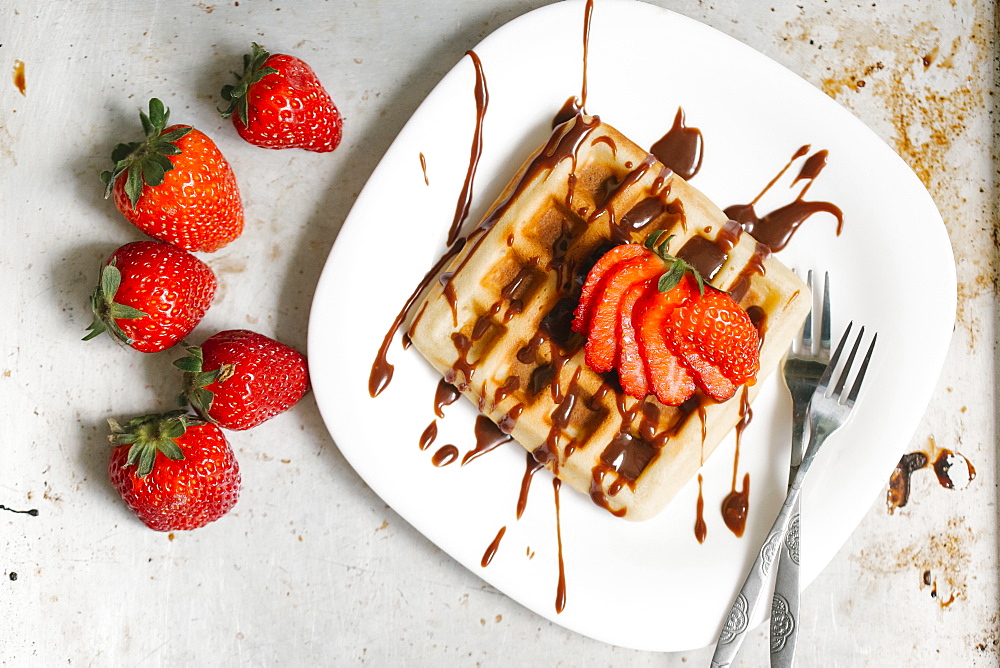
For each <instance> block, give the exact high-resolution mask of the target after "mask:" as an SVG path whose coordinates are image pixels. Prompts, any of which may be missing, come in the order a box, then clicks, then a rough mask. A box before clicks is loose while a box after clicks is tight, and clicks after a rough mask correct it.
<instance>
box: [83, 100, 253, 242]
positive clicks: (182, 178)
mask: <svg viewBox="0 0 1000 668" xmlns="http://www.w3.org/2000/svg"><path fill="white" fill-rule="evenodd" d="M169 116H170V111H169V110H168V109H166V108H165V107H164V106H163V103H162V102H160V101H159V100H157V99H156V98H153V99H152V100H150V101H149V115H148V116H147V115H146V114H144V113H142V112H140V113H139V117H140V118H141V119H142V126H143V129H144V130H145V131H146V138H145V139H144V140H143V141H141V142H133V143H130V144H118V146H116V147H115V150H114V152H113V153H112V154H111V159H112V160H114V161H115V166H114V168H113V169H112V170H109V171H105V172H103V173H102V174H101V179H102V180H103V181H104V183H105V184H106V185H107V189H106V191H105V197H109V196H111V195H114V200H115V206H117V207H118V210H119V211H121V212H122V214H124V216H125V218H126V219H127V220H128V221H129V222H131V223H132V224H133V225H135V226H136V227H138V228H139V229H140V230H142V231H143V232H145V233H146V234H148V235H149V236H151V237H153V238H156V239H161V240H163V241H168V242H170V243H172V244H176V245H178V246H180V247H181V248H184V249H186V250H189V251H205V252H212V251H216V250H219V249H220V248H222V247H223V246H225V245H226V244H228V243H229V242H230V241H232V240H233V239H235V238H236V237H238V236H240V233H242V232H243V204H242V201H241V200H240V191H239V187H238V186H237V184H236V177H235V176H234V175H233V170H232V168H231V167H230V166H229V163H228V162H226V159H225V157H223V155H222V153H221V152H220V151H219V149H218V147H217V146H216V145H215V142H213V141H212V140H211V139H209V138H208V137H207V136H206V135H205V134H203V133H202V132H200V131H198V130H195V129H194V128H192V127H191V126H189V125H171V126H170V127H167V119H168V118H169Z"/></svg>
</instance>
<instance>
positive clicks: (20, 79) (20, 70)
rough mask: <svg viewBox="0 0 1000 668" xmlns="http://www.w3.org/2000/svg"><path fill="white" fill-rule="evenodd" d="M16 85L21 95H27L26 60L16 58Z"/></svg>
mask: <svg viewBox="0 0 1000 668" xmlns="http://www.w3.org/2000/svg"><path fill="white" fill-rule="evenodd" d="M14 85H15V86H17V90H19V91H20V92H21V95H26V93H25V92H24V90H25V79H24V61H23V60H15V61H14Z"/></svg>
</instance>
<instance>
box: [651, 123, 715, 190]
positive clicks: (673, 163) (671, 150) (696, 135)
mask: <svg viewBox="0 0 1000 668" xmlns="http://www.w3.org/2000/svg"><path fill="white" fill-rule="evenodd" d="M704 145H705V140H704V138H703V137H702V135H701V130H699V129H698V128H689V127H686V126H685V125H684V110H683V109H682V108H680V107H678V108H677V115H676V116H674V124H673V126H671V128H670V130H668V131H667V134H665V135H663V136H662V137H661V138H660V139H659V140H657V141H656V143H654V144H653V146H652V148H650V149H649V151H650V153H652V154H653V155H655V156H656V158H657V160H659V161H660V162H662V163H663V164H664V165H666V166H667V167H669V168H670V169H672V170H673V171H674V172H676V173H677V175H678V176H680V177H681V178H682V179H684V180H685V181H687V180H689V179H691V178H692V177H693V176H694V175H695V174H697V173H698V170H700V169H701V159H702V155H703V152H704Z"/></svg>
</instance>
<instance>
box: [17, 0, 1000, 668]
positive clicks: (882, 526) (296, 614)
mask: <svg viewBox="0 0 1000 668" xmlns="http://www.w3.org/2000/svg"><path fill="white" fill-rule="evenodd" d="M598 1H599V0H598ZM539 4H542V3H538V2H511V3H504V4H502V5H499V6H494V4H493V3H489V2H481V1H476V2H451V1H441V2H433V3H430V2H429V3H422V5H421V6H416V5H414V4H413V3H406V2H399V1H398V0H381V1H379V2H371V3H341V2H334V3H325V2H312V1H309V2H298V3H293V2H288V3H281V2H253V1H250V0H241V1H240V2H238V3H236V2H228V3H219V4H209V3H180V2H163V3H156V4H153V3H125V2H114V3H111V2H109V3H101V2H89V3H87V2H78V3H53V2H47V3H40V2H21V1H19V0H7V2H5V3H4V10H5V11H4V15H5V18H4V21H3V25H2V27H0V69H2V70H3V71H4V72H6V73H7V74H6V75H4V77H3V78H0V168H2V174H3V178H2V181H0V229H2V231H3V242H2V245H0V272H2V282H0V312H2V313H3V326H2V328H0V401H2V404H3V407H4V410H3V417H2V418H0V504H2V505H4V506H7V507H9V508H13V509H20V510H27V509H37V510H38V515H37V517H35V516H30V515H25V514H15V513H10V512H4V511H0V572H2V577H0V618H2V619H3V624H2V627H0V662H2V663H3V664H5V665H54V664H59V663H66V662H72V663H81V664H85V665H114V664H120V665H154V666H155V665H178V664H186V663H199V664H208V665H238V664H249V665H258V664H292V663H300V662H302V663H306V662H308V663H321V664H338V665H339V664H351V663H367V664H371V665H395V664H416V665H420V664H424V665H476V664H482V665H508V664H538V665H618V664H623V663H628V664H630V665H662V664H664V663H666V664H667V665H678V666H679V665H687V664H692V665H704V664H706V663H707V661H708V658H709V657H710V655H711V649H707V650H702V651H697V652H689V653H685V654H676V655H666V656H664V655H656V654H647V653H640V652H633V651H626V650H621V649H619V648H615V647H612V646H608V645H604V644H601V643H598V642H596V641H592V640H589V639H587V638H583V637H581V636H578V635H576V634H573V633H571V632H569V631H565V630H563V629H561V628H560V627H558V626H554V625H552V624H550V623H548V622H546V621H544V620H542V619H541V618H539V617H537V616H535V615H533V614H532V613H529V612H528V611H526V610H524V609H523V608H521V607H519V606H518V605H516V604H514V603H512V602H511V601H510V600H509V599H507V598H506V597H505V596H503V595H502V594H499V593H498V592H496V591H495V590H493V589H491V588H489V587H488V586H486V585H484V584H483V582H482V581H481V580H479V579H478V578H477V577H476V576H475V574H473V573H471V572H469V571H466V570H465V569H463V568H461V567H459V566H457V565H456V564H455V563H454V562H453V561H452V560H451V559H450V558H448V557H447V556H445V555H444V554H442V553H441V552H440V551H439V550H438V549H437V548H435V547H434V546H433V545H432V544H430V543H429V542H428V541H427V540H425V539H424V538H423V537H422V536H420V535H419V534H418V533H417V532H415V531H414V530H413V529H412V528H411V527H409V526H408V525H407V524H406V523H404V522H403V521H401V520H400V519H399V518H398V517H397V516H396V515H395V514H394V513H393V511H392V510H391V509H389V508H387V507H385V505H384V504H383V503H382V502H381V501H380V500H379V499H378V497H376V496H375V495H374V494H373V493H372V492H371V491H370V490H369V489H368V488H367V486H366V485H365V484H364V483H363V482H362V481H361V480H360V479H359V478H358V476H357V475H356V474H355V473H354V472H353V470H351V469H350V467H349V466H347V465H346V463H345V462H344V461H343V459H342V457H341V456H340V454H339V452H338V450H337V448H336V445H335V444H334V443H333V442H332V441H331V439H330V437H329V436H328V435H327V433H326V431H325V429H324V427H323V424H322V422H321V420H320V418H319V415H318V413H317V411H316V408H315V405H314V404H313V403H312V400H311V398H307V399H306V400H305V401H303V402H302V403H301V404H300V405H299V406H297V407H296V408H295V409H293V410H292V411H291V412H289V413H287V414H285V415H283V416H280V417H279V418H276V419H275V420H272V421H271V422H269V423H267V424H266V425H264V426H262V427H259V428H258V429H255V430H253V431H252V432H245V433H234V434H232V435H231V439H230V440H231V442H232V443H233V445H234V447H235V448H236V449H237V454H238V456H239V457H240V462H241V466H242V469H243V477H244V492H243V497H242V499H241V501H240V504H239V505H238V506H237V508H236V509H235V511H234V512H233V513H232V514H231V515H230V516H228V517H227V518H225V519H224V520H221V521H220V522H217V523H215V524H214V525H211V526H209V527H206V528H204V529H201V530H198V531H195V532H190V533H184V532H177V533H176V534H174V535H173V536H172V537H171V536H168V535H164V534H159V533H155V532H152V531H149V530H148V529H146V528H145V527H143V526H142V525H141V524H139V523H138V522H137V521H136V520H135V519H134V518H133V517H132V516H131V514H130V513H129V511H128V510H127V509H126V508H125V507H124V505H123V504H122V503H121V502H120V500H119V499H118V498H117V496H116V494H115V492H114V491H113V490H112V489H111V487H110V485H109V484H108V482H107V476H106V473H105V467H106V461H107V447H108V446H107V445H106V441H105V433H106V427H105V419H106V418H108V417H118V418H122V417H128V416H130V415H133V414H138V413H141V412H147V411H150V410H156V409H165V408H167V407H169V405H170V402H171V397H172V395H173V393H174V387H175V382H176V372H175V371H174V370H173V368H172V367H171V365H170V361H171V360H172V359H173V358H174V355H172V354H169V353H164V354H160V355H153V356H144V355H140V354H139V353H134V352H132V351H127V350H123V349H119V348H118V347H116V346H114V345H113V344H111V343H110V341H107V340H98V341H95V342H91V343H89V344H84V343H81V342H80V341H79V338H80V336H82V333H83V328H84V327H85V326H86V325H87V324H88V323H89V320H90V318H89V315H88V308H87V304H86V298H87V294H88V292H89V290H90V289H91V287H92V284H93V282H94V281H95V280H96V268H97V265H98V263H99V262H100V261H101V260H102V259H103V258H104V257H105V256H106V255H107V254H108V253H110V251H111V250H113V249H114V248H115V247H116V246H118V245H120V244H122V243H125V242H126V241H130V240H133V239H138V238H141V235H140V234H139V233H138V232H137V231H135V230H134V229H133V228H131V226H129V225H128V224H127V223H126V222H124V220H123V219H122V218H121V217H120V215H119V214H118V212H117V211H116V210H115V209H114V207H113V205H112V204H111V203H110V202H108V201H105V200H104V199H102V196H101V195H102V188H101V183H100V181H99V179H98V174H99V172H100V171H101V170H102V169H104V168H106V166H107V164H108V162H109V155H110V150H111V148H112V147H113V145H114V144H115V143H116V142H118V141H123V140H131V139H133V138H135V137H136V136H137V133H138V123H137V119H136V115H137V111H138V109H139V108H141V107H143V106H144V105H145V103H146V101H147V100H148V98H149V97H151V96H154V95H155V96H158V97H160V98H161V99H163V100H164V101H165V102H166V103H167V104H168V105H169V106H170V107H171V109H172V110H173V118H174V120H176V121H183V122H188V123H192V124H194V125H196V126H197V127H199V128H200V129H202V130H203V131H205V132H206V133H208V134H209V135H211V136H213V137H214V138H215V139H216V141H217V142H218V143H219V145H220V147H221V148H222V150H223V152H224V153H225V154H226V155H227V157H228V158H229V160H230V161H231V162H232V163H233V165H234V169H235V170H236V171H237V175H238V178H239V179H240V183H241V188H242V192H243V196H244V203H245V206H246V210H247V230H246V232H245V233H244V235H243V237H241V238H240V239H239V240H238V241H237V242H235V243H233V244H232V245H231V246H230V247H228V248H226V249H224V250H223V251H220V252H219V253H216V254H214V255H212V256H210V257H208V258H207V259H208V261H209V262H210V264H211V266H212V267H213V269H214V270H215V271H216V273H217V274H218V276H219V278H220V292H219V295H218V298H217V302H216V305H215V306H214V307H213V308H212V309H211V310H210V311H209V314H208V316H207V317H206V320H205V321H204V322H203V324H202V325H201V326H200V327H199V329H198V331H197V333H196V334H195V336H194V337H192V338H194V339H196V340H200V339H201V338H203V337H204V336H207V335H209V334H211V333H212V332H213V331H215V330H217V329H223V328H231V327H250V328H253V329H257V330H259V331H261V332H262V333H265V334H269V335H272V336H275V337H276V338H279V339H281V340H284V341H285V342H287V343H289V344H291V345H295V346H297V347H300V348H304V345H305V329H306V324H307V315H308V310H309V304H310V300H311V297H312V292H313V288H314V286H315V283H316V280H317V278H318V276H319V271H320V269H321V268H322V263H323V260H324V259H325V258H326V254H327V252H328V251H329V248H330V246H331V244H332V242H333V239H334V238H335V236H336V232H337V229H338V228H339V225H340V223H341V222H342V221H343V218H344V217H345V216H346V214H347V211H348V210H349V208H350V206H351V203H352V202H353V199H354V197H355V196H356V195H357V192H358V191H359V189H360V188H361V186H362V185H363V184H364V182H365V180H366V179H367V177H368V175H369V174H370V172H371V170H372V169H373V167H374V165H375V164H376V162H377V161H378V159H379V158H380V157H381V155H382V153H383V152H384V151H385V149H386V147H387V146H388V145H389V143H390V142H391V141H392V138H393V137H394V136H395V134H396V133H397V132H398V131H399V129H400V127H401V126H402V124H403V123H404V122H405V121H406V119H407V118H408V116H409V114H410V113H411V112H412V111H413V109H415V108H416V106H417V105H418V103H419V102H420V100H421V99H422V98H423V96H424V95H425V94H426V93H427V92H428V91H429V90H430V89H431V88H432V87H433V86H434V84H435V83H437V81H438V80H439V79H440V77H441V76H442V75H443V74H444V73H445V72H446V71H447V70H448V69H450V68H451V66H452V65H453V64H454V63H455V62H456V61H457V60H458V59H459V58H461V57H462V55H463V54H464V52H465V50H466V49H468V48H470V47H471V46H473V45H475V44H476V43H477V42H478V41H479V40H480V39H481V38H482V37H483V36H484V35H486V34H488V33H489V32H490V31H492V30H493V29H495V28H497V27H498V26H500V25H502V24H503V23H505V22H506V21H508V20H510V19H511V18H513V17H515V16H517V15H519V14H521V13H523V12H524V11H527V10H528V9H531V8H534V7H535V6H537V5H539ZM659 4H663V5H664V6H666V7H668V8H670V9H673V10H675V11H678V12H681V13H683V14H686V15H688V16H690V17H692V18H695V19H698V20H701V21H704V22H706V23H708V24H710V25H713V26H714V27H716V28H719V29H721V30H723V31H724V32H726V33H728V34H730V35H733V36H734V37H736V38H738V39H740V40H742V41H744V42H746V43H748V44H750V45H751V46H753V47H754V48H756V49H758V50H760V51H762V52H763V53H765V54H766V55H768V56H770V57H772V58H774V59H776V60H778V61H779V62H781V63H782V64H784V65H786V66H787V67H789V68H790V69H792V70H793V71H795V72H797V73H799V74H801V75H802V76H803V77H805V78H806V79H808V80H809V81H810V82H812V83H813V84H814V85H816V86H817V87H819V88H821V89H822V90H824V91H825V92H827V93H828V94H830V95H831V96H832V97H834V98H835V99H836V100H837V101H838V102H840V103H842V104H843V105H844V106H846V107H847V108H848V109H850V110H851V111H853V112H854V113H855V114H857V115H858V116H859V117H860V118H861V119H862V120H863V121H864V122H865V123H866V124H868V125H869V126H870V127H872V128H873V129H874V130H875V131H876V132H877V133H878V134H879V135H881V136H882V137H883V138H884V139H885V140H886V142H887V143H889V145H890V146H892V147H893V148H895V149H896V150H897V151H898V152H899V153H900V154H901V155H902V156H903V158H904V159H905V160H906V161H907V162H908V163H909V164H910V165H911V166H912V167H913V168H914V170H915V171H916V172H917V174H918V175H919V176H920V177H921V179H922V180H923V181H924V183H925V184H926V185H927V186H928V188H929V190H930V193H931V195H932V196H933V197H934V199H935V201H936V203H937V205H938V207H939V208H940V210H941V212H942V214H943V216H944V219H945V222H946V225H947V227H948V231H949V234H950V236H951V240H952V244H953V246H954V250H955V255H956V259H957V262H958V277H959V309H958V324H957V326H956V331H955V338H954V341H953V344H952V349H951V353H950V356H949V363H948V365H947V367H946V370H945V372H944V374H943V375H942V377H941V378H940V379H937V378H928V379H927V382H928V383H934V384H936V387H937V389H936V392H935V396H934V399H933V401H932V405H931V408H930V409H929V410H928V412H927V415H926V417H925V419H924V421H923V423H922V424H921V426H920V428H919V429H918V432H917V435H916V436H915V438H914V440H913V443H912V444H911V448H910V450H928V449H929V448H931V447H932V445H934V446H935V447H939V448H947V449H949V450H953V451H956V452H960V453H962V454H963V455H965V456H966V457H967V458H968V459H969V460H970V461H971V462H972V463H973V464H974V465H975V467H976V470H977V473H978V475H977V477H976V479H975V480H974V481H973V482H972V483H971V485H969V486H968V488H966V489H963V490H954V491H952V490H947V489H944V488H942V487H940V486H939V485H938V483H937V481H936V479H935V478H934V476H933V473H932V472H931V471H929V470H926V469H925V470H921V471H918V472H917V473H916V474H914V476H913V492H912V496H911V499H910V502H909V504H908V505H906V506H904V507H902V508H899V509H897V510H896V511H895V513H893V514H889V512H888V511H887V506H886V503H885V500H884V499H882V498H879V499H874V500H873V502H872V508H871V511H870V512H869V514H868V516H867V517H866V519H865V521H864V522H863V523H862V525H861V527H860V528H859V529H858V531H857V532H855V534H854V535H853V536H852V538H851V539H850V541H849V542H848V543H847V545H846V546H845V547H844V548H843V550H842V551H841V553H840V554H839V555H838V557H837V558H836V559H835V560H834V562H833V563H832V564H831V565H830V567H829V568H827V569H826V571H825V572H824V573H823V574H822V575H821V576H820V577H819V579H818V580H817V581H816V582H815V583H814V584H813V585H812V586H811V587H809V589H807V590H806V592H805V595H804V597H803V615H804V628H803V630H802V635H801V637H800V646H799V651H798V655H799V657H800V659H801V663H802V665H807V666H812V665H823V666H831V665H834V666H837V665H842V666H854V665H886V662H887V661H891V663H893V664H899V665H905V664H917V665H962V666H967V665H981V666H993V665H997V664H998V662H1000V654H998V652H1000V648H998V645H1000V607H998V602H997V601H998V578H997V560H998V557H997V554H998V541H997V523H998V515H997V509H996V501H997V486H996V479H997V456H996V452H995V444H996V425H995V419H996V418H995V413H996V374H995V361H994V360H995V354H996V352H995V347H996V342H997V337H996V322H997V316H996V310H995V309H996V306H995V301H996V291H997V288H996V284H997V283H996V281H997V273H996V272H997V266H996V264H997V261H998V251H997V248H998V241H997V239H998V234H1000V232H998V220H997V213H996V211H997V200H996V197H997V195H996V173H995V169H996V163H995V160H996V158H995V154H996V148H997V144H996V141H997V140H996V135H995V134H994V133H995V130H994V128H995V124H994V121H993V118H992V115H993V114H995V113H996V109H997V102H996V97H995V93H996V81H995V77H996V63H997V60H996V59H997V47H996V43H995V39H996V26H995V18H994V17H995V8H994V6H993V3H990V2H987V1H985V0H983V1H980V2H976V1H973V0H955V2H952V3H917V2H902V1H894V2H877V1H876V2H875V3H871V2H867V3H860V4H844V5H840V4H837V3H825V2H817V1H814V0H808V1H807V2H803V3H799V4H797V5H793V4H787V3H782V4H781V6H778V5H777V4H776V5H775V6H774V7H773V8H772V7H771V6H770V5H767V4H760V5H758V4H757V3H739V2H735V1H733V0H720V1H719V2H715V3H713V4H711V5H708V4H705V3H701V2H695V1H694V0H677V1H674V2H670V1H667V0H662V1H661V2H660V3H659ZM623 39H624V42H623V43H627V36H623ZM664 39H669V36H664ZM252 40H257V41H260V42H262V43H264V44H266V45H268V46H270V47H272V48H274V49H276V50H284V51H288V52H292V53H295V54H297V55H299V56H301V57H303V58H304V59H306V60H307V61H308V62H310V63H311V64H312V65H313V67H314V68H315V69H316V70H317V72H318V73H319V75H320V77H321V79H322V80H323V81H324V83H325V84H326V86H327V88H328V89H329V90H330V92H331V94H332V96H333V97H334V99H335V101H336V102H337V104H338V105H339V107H340V109H341V111H342V112H343V114H344V116H345V118H346V121H345V140H344V143H343V145H342V146H341V147H340V148H339V149H338V150H337V151H336V152H335V153H333V154H330V155H313V154H309V153H305V152H302V151H285V152H264V151H262V150H261V149H257V148H255V147H252V146H249V145H247V144H244V143H243V142H242V140H240V139H239V138H238V137H237V136H236V135H235V133H234V132H233V131H232V128H231V127H230V126H229V125H228V123H227V122H225V121H223V120H221V119H219V118H218V116H217V114H216V113H215V107H216V106H217V104H218V98H217V93H218V89H219V88H220V87H221V86H222V84H224V83H227V82H228V79H229V72H230V71H232V70H234V69H236V68H238V67H239V64H240V57H241V54H242V53H243V52H244V50H245V49H246V48H247V47H248V46H249V43H250V41H252ZM18 62H21V63H23V64H24V84H25V88H24V94H23V95H22V93H21V92H20V90H19V89H18V87H17V86H16V85H15V83H14V77H13V74H12V73H13V72H14V69H15V67H16V66H17V63H18ZM831 148H832V147H831ZM859 271H863V268H859ZM913 271H933V268H932V267H924V266H922V265H921V264H920V258H914V265H913ZM886 298H887V299H891V295H887V296H886ZM345 324H346V325H348V326H349V323H345ZM915 363H919V361H918V360H916V361H915ZM678 605H684V602H683V601H678ZM766 645H767V639H766V633H765V631H764V629H758V631H757V632H756V633H755V634H754V635H753V636H752V637H751V638H750V639H749V640H748V642H747V644H746V646H745V648H744V650H743V654H742V662H741V663H742V665H747V666H755V665H761V664H763V663H764V662H765V661H766V654H767V650H766Z"/></svg>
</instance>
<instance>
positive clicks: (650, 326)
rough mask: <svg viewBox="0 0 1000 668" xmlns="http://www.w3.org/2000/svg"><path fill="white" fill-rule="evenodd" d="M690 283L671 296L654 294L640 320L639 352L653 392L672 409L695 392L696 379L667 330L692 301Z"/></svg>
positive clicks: (660, 293)
mask: <svg viewBox="0 0 1000 668" xmlns="http://www.w3.org/2000/svg"><path fill="white" fill-rule="evenodd" d="M690 283H691V282H690V281H688V280H682V281H681V283H680V284H678V285H677V287H675V288H674V289H673V290H671V291H670V292H666V293H664V292H653V293H652V294H651V295H650V296H649V299H648V306H647V307H646V309H645V310H644V311H643V313H642V317H641V319H640V320H639V329H638V335H639V336H638V338H639V349H640V351H641V353H642V356H643V358H644V359H645V360H646V366H647V369H648V375H649V385H650V388H651V389H652V390H653V394H655V395H656V398H657V399H659V400H660V402H661V403H663V404H666V405H668V406H679V405H680V404H682V403H684V402H685V401H686V400H687V399H689V398H690V397H691V395H692V394H694V390H695V384H694V379H693V378H692V377H691V374H690V372H689V371H688V369H687V367H686V366H684V363H683V362H682V361H681V359H680V358H679V357H678V356H677V355H675V354H674V352H673V351H672V350H671V348H670V345H669V344H668V341H667V334H666V331H665V329H664V327H665V325H666V323H667V320H668V318H669V317H670V313H671V312H672V311H674V310H676V308H677V307H678V305H679V304H682V303H683V302H684V301H686V300H687V299H689V298H690V294H691V293H690Z"/></svg>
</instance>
